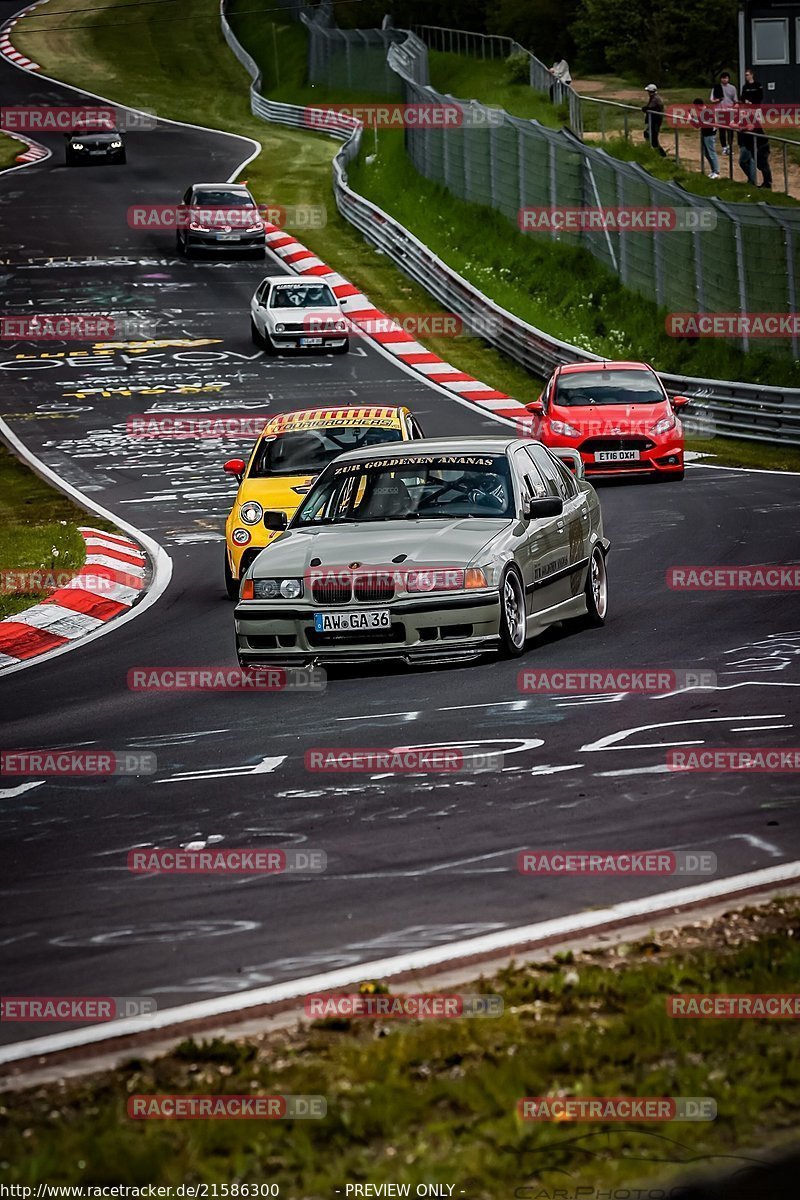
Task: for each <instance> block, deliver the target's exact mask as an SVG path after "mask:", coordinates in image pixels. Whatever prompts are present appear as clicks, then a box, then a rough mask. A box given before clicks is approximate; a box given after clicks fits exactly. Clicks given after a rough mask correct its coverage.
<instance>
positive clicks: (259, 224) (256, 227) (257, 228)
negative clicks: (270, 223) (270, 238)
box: [245, 221, 264, 233]
mask: <svg viewBox="0 0 800 1200" xmlns="http://www.w3.org/2000/svg"><path fill="white" fill-rule="evenodd" d="M263 230H264V222H263V221H256V222H255V224H253V225H248V226H247V229H246V231H245V232H246V233H262V232H263Z"/></svg>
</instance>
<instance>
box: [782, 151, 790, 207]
mask: <svg viewBox="0 0 800 1200" xmlns="http://www.w3.org/2000/svg"><path fill="white" fill-rule="evenodd" d="M783 190H784V192H786V195H787V196H788V195H789V161H788V159H787V156H786V142H784V143H783Z"/></svg>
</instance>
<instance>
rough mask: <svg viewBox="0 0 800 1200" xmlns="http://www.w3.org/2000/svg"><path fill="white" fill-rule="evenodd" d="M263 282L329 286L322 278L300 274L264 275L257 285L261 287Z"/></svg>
mask: <svg viewBox="0 0 800 1200" xmlns="http://www.w3.org/2000/svg"><path fill="white" fill-rule="evenodd" d="M265 283H303V284H307V285H308V286H309V287H330V284H328V283H326V282H325V280H324V279H318V278H316V276H315V277H314V278H313V279H303V278H302V276H300V275H265V276H264V278H263V279H262V280H261V282H260V283H259V285H258V286H259V287H263V285H264V284H265Z"/></svg>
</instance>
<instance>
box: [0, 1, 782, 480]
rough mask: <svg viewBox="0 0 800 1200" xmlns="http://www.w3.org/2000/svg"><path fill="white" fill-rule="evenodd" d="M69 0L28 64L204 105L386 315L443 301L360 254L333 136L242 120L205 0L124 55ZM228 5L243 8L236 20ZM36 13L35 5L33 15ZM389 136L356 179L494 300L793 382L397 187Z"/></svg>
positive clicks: (556, 257) (716, 370)
mask: <svg viewBox="0 0 800 1200" xmlns="http://www.w3.org/2000/svg"><path fill="white" fill-rule="evenodd" d="M260 2H261V6H262V7H263V8H264V11H266V10H267V9H268V8H270V7H271V0H260ZM68 7H70V8H72V9H74V10H75V13H74V15H73V16H72V17H70V18H69V19H68V24H69V26H70V31H69V33H64V32H63V31H62V32H61V33H58V32H57V31H55V30H54V31H53V32H52V33H42V32H30V33H27V32H26V29H28V27H34V26H36V27H37V28H38V29H39V30H41V28H42V25H43V22H42V21H38V22H34V19H33V16H31V17H30V18H25V19H23V21H22V22H21V23H20V24H19V25H18V26H17V30H18V31H19V32H18V34H16V33H15V36H16V37H17V40H18V42H19V44H20V47H21V48H22V49H23V50H24V51H25V52H26V53H29V54H31V55H32V56H35V57H36V59H37V61H42V60H44V65H45V67H46V69H47V71H48V73H52V74H54V75H57V76H59V77H62V78H65V79H67V80H69V81H72V82H76V83H79V82H81V83H83V84H84V85H85V86H87V87H90V88H92V89H93V90H96V91H98V92H100V93H102V94H107V95H108V94H110V95H112V96H113V97H114V98H116V99H119V100H122V101H127V102H129V103H132V104H137V103H138V104H140V105H142V106H144V107H152V108H155V109H156V110H157V111H158V112H159V113H161V114H162V115H164V116H172V117H177V118H179V119H186V120H192V121H196V120H198V114H202V120H203V122H204V123H206V124H209V125H211V126H212V127H217V128H224V129H228V130H235V131H237V132H240V133H245V134H247V135H249V136H251V137H253V138H255V139H256V140H257V141H259V142H260V144H261V145H262V147H263V151H264V152H263V153H262V155H261V156H260V157H259V158H258V159H257V160H256V161H255V162H253V163H251V164H250V165H249V166H248V168H247V171H246V174H247V178H248V182H249V183H250V185H251V186H252V187H253V189H254V191H255V192H256V194H257V195H258V197H259V199H261V200H263V201H271V202H279V203H285V204H294V203H311V204H320V203H324V204H326V205H327V208H328V223H327V226H326V227H325V228H324V229H322V230H313V231H308V232H303V233H302V234H300V236H302V238H303V240H304V241H305V242H307V244H308V245H309V246H311V248H312V249H313V250H314V251H315V252H316V253H318V254H319V255H320V256H321V257H323V258H324V259H325V260H326V261H328V262H330V263H331V265H332V266H334V267H335V268H336V269H337V270H340V271H342V272H343V273H344V274H346V275H347V277H348V278H350V279H352V280H353V282H355V283H356V284H357V285H358V286H359V287H360V288H362V289H363V290H364V291H365V292H367V294H368V295H369V296H370V297H371V298H372V299H373V300H374V301H375V303H376V304H377V305H378V306H379V307H381V308H383V309H385V310H386V311H389V312H409V311H421V312H439V311H441V309H440V308H439V306H438V305H436V304H435V303H434V302H433V301H432V300H431V298H430V296H429V295H428V294H427V293H426V292H425V291H424V290H423V289H422V288H420V287H417V286H416V285H415V284H412V283H411V282H410V281H409V280H408V279H406V277H405V276H404V275H403V274H402V273H401V272H399V271H398V270H397V269H395V268H394V267H392V266H391V264H389V263H387V262H386V260H385V258H384V257H383V256H382V255H380V254H378V253H377V252H376V251H375V250H373V249H372V248H370V247H369V246H368V245H367V244H366V243H365V242H364V241H363V239H362V238H361V236H360V235H359V234H358V233H356V232H355V231H354V230H353V228H352V227H351V226H349V225H348V224H347V222H345V221H344V220H343V219H342V218H341V217H340V216H339V215H338V213H337V212H336V210H335V207H334V206H333V204H332V201H331V188H330V160H331V158H332V156H333V154H334V153H335V152H336V149H337V145H336V143H333V142H331V141H330V140H329V139H327V138H325V137H323V136H322V135H316V134H312V133H305V132H302V133H301V132H296V131H294V130H288V129H282V128H280V127H279V126H268V125H265V124H264V123H263V122H261V121H258V120H256V119H255V118H253V117H252V115H251V114H250V112H249V106H248V103H247V82H248V80H247V76H246V74H245V72H244V71H243V70H242V68H241V67H240V66H239V64H238V63H237V62H236V60H235V58H234V57H233V55H232V54H231V53H230V51H229V50H228V48H227V46H226V45H225V43H224V40H223V38H222V36H221V33H220V32H219V27H218V7H217V4H216V2H215V0H197V4H196V6H195V13H194V19H193V20H192V22H190V23H187V24H186V25H185V26H181V28H180V38H179V39H176V40H175V42H174V43H173V42H172V41H171V40H170V38H169V36H168V34H169V31H170V29H172V28H173V25H171V24H170V23H169V22H165V23H163V24H162V23H161V22H160V21H159V20H157V19H156V16H157V14H155V15H154V13H153V10H152V9H143V10H141V11H140V12H139V11H137V13H136V18H135V20H134V17H132V16H130V15H129V10H125V12H126V14H127V15H125V16H124V17H123V16H122V15H121V16H120V21H125V22H126V24H125V55H124V56H121V55H120V53H119V44H120V28H119V27H117V26H116V25H115V24H114V23H113V22H109V18H108V13H107V12H106V13H105V14H104V15H103V18H102V21H101V19H100V16H99V15H98V14H95V15H92V14H91V13H89V12H86V11H78V10H85V7H86V6H85V4H83V3H82V0H59V5H58V8H59V11H63V10H66V9H67V8H68ZM256 7H257V4H256V0H237V4H236V5H234V6H233V8H232V23H233V27H234V29H235V30H236V32H237V35H238V36H239V37H240V38H241V39H242V40H243V42H244V43H245V44H247V46H248V48H249V49H250V51H251V53H253V54H254V55H255V56H256V57H257V58H258V59H259V61H260V62H262V64H263V68H264V72H265V83H264V89H265V91H266V92H267V93H268V94H275V95H277V96H279V97H280V98H282V99H284V100H287V101H293V102H295V103H305V102H307V100H308V99H310V98H313V99H314V100H315V101H316V102H317V103H319V102H323V103H324V102H326V101H329V100H331V99H332V98H331V97H328V96H325V95H323V94H321V93H320V90H319V89H312V88H310V87H309V85H308V84H307V81H306V79H305V70H304V61H305V60H304V55H303V53H302V41H303V40H304V38H305V35H304V34H303V32H302V31H301V30H300V28H299V27H298V26H296V25H294V24H293V23H284V24H281V23H280V22H278V23H276V24H275V26H274V30H275V31H274V33H273V28H272V26H271V24H270V23H269V22H265V21H264V20H263V19H261V17H260V15H259V13H257V12H256V13H253V12H245V11H244V10H245V9H255V8H256ZM238 9H241V10H242V13H241V15H237V10H238ZM37 11H38V12H39V13H40V14H41V13H42V12H46V9H39V10H37ZM34 16H35V14H34ZM61 20H62V21H65V22H66V21H67V18H61ZM54 24H55V22H54ZM109 25H111V27H109ZM276 47H277V54H276ZM34 51H35V55H34ZM444 57H456V56H444ZM459 61H461V60H459ZM211 64H213V66H212V65H211ZM210 76H212V77H213V79H214V81H215V86H214V87H213V88H210V87H209V77H210ZM513 86H516V85H513ZM362 98H368V97H362ZM400 139H401V135H398V134H394V133H384V134H382V135H381V142H380V156H379V158H378V160H377V161H376V162H375V163H373V164H372V165H371V166H370V165H368V164H366V162H362V163H361V164H358V165H356V167H355V168H354V170H353V173H352V176H351V178H352V180H353V182H354V183H355V184H356V186H358V187H363V189H364V191H365V193H366V194H369V195H371V196H372V197H373V198H374V199H375V200H376V201H377V202H378V203H380V204H381V206H382V207H384V208H386V209H388V210H389V211H390V212H393V213H394V214H395V215H397V216H398V218H399V219H400V220H402V221H403V223H404V224H407V225H408V226H409V227H410V228H411V229H412V230H414V232H415V233H417V235H418V236H420V237H422V238H423V240H425V241H428V242H429V243H430V244H431V245H432V246H433V247H434V248H435V249H437V251H438V252H439V253H440V254H441V255H442V257H444V258H445V259H446V260H447V261H448V262H450V263H451V264H452V265H453V266H455V267H457V268H458V269H459V270H462V272H463V273H464V274H465V275H466V276H467V277H468V278H470V279H472V280H473V281H474V282H475V283H477V284H479V285H480V286H481V287H482V288H483V289H484V290H485V291H487V292H488V294H490V295H491V296H493V298H495V299H496V300H497V301H498V302H499V303H501V304H503V305H504V306H505V307H508V308H510V309H511V310H512V311H515V312H518V313H519V314H520V315H522V316H524V317H526V318H527V319H529V320H531V321H533V323H534V324H537V325H539V326H540V327H542V328H543V329H546V330H547V331H548V332H550V333H553V334H556V335H557V336H560V337H562V338H564V340H567V341H573V342H576V343H578V344H581V345H585V346H587V347H588V348H590V349H594V350H596V351H597V352H599V353H602V352H603V351H605V352H606V353H609V354H610V355H611V356H612V357H620V355H622V354H625V355H627V354H635V355H637V356H642V357H645V358H649V359H650V360H651V361H653V362H654V363H655V365H657V366H659V367H661V369H664V370H670V369H671V370H676V371H679V372H681V373H687V374H699V375H709V376H711V377H714V376H717V377H721V378H748V379H758V378H762V379H765V380H766V379H772V380H774V381H775V382H778V383H784V384H791V383H800V368H795V367H792V366H791V365H783V364H776V363H774V362H771V361H770V360H768V359H767V358H766V356H757V355H751V356H746V357H745V356H742V355H740V354H737V353H736V352H735V351H733V350H731V349H730V348H728V347H725V346H721V345H718V344H716V345H713V346H709V345H708V343H707V342H705V343H702V342H701V343H697V344H695V346H694V347H690V346H688V345H687V344H686V343H676V342H674V341H673V340H671V339H668V338H667V337H666V335H664V334H659V333H658V330H659V328H661V325H660V321H662V320H663V316H662V317H661V318H659V315H658V313H657V310H656V309H655V306H653V305H648V304H647V302H646V301H643V300H640V299H638V298H636V299H632V297H631V296H630V294H628V293H626V292H625V291H624V290H623V289H622V288H621V287H620V285H619V284H618V282H617V281H616V279H615V278H614V277H613V276H611V275H610V274H607V273H606V272H605V271H603V269H602V268H601V267H600V266H599V265H598V264H597V263H596V261H595V260H594V259H593V258H591V256H589V255H588V254H585V253H582V252H580V251H572V250H565V249H563V248H561V247H557V246H556V247H554V246H552V245H551V244H550V243H549V242H548V243H538V244H536V243H533V242H531V241H530V240H529V239H527V238H525V237H523V235H521V234H518V233H516V231H515V230H514V229H513V228H512V227H510V225H509V223H508V222H507V221H505V220H504V219H503V218H502V217H500V216H499V215H498V214H496V213H493V212H490V211H488V210H476V209H475V208H474V207H473V206H470V205H467V204H464V203H462V202H460V201H458V200H456V199H454V198H453V197H451V196H449V195H448V194H447V193H446V192H444V191H443V190H442V189H439V188H436V187H435V186H434V185H432V184H430V183H428V182H427V181H426V180H424V179H422V178H421V177H419V176H416V175H414V176H413V180H414V186H413V188H409V186H408V184H409V178H410V176H409V172H410V168H409V165H408V162H407V160H406V158H405V155H404V153H403V150H402V145H401V140H400ZM369 141H370V142H371V138H370V139H369ZM370 148H371V147H370ZM422 340H424V342H425V344H426V345H427V346H429V348H430V349H432V350H433V351H434V352H436V353H437V354H440V355H441V356H442V357H444V358H446V359H448V360H449V361H451V362H453V363H454V364H455V365H457V366H458V367H459V368H460V369H461V370H464V371H466V372H469V373H470V374H473V375H475V376H477V377H478V378H480V379H483V380H485V381H486V382H487V383H489V384H490V385H492V386H494V387H496V388H499V389H500V390H502V391H505V392H508V393H510V394H511V395H515V396H517V397H518V398H520V399H522V400H525V399H527V398H529V397H533V396H534V395H536V394H537V392H538V384H539V381H538V380H536V379H534V378H533V377H532V376H530V375H529V374H528V373H527V372H525V371H524V370H522V369H521V368H519V367H517V366H515V365H514V364H513V363H511V362H510V361H509V360H507V359H506V358H504V357H503V356H502V355H501V354H499V353H497V352H496V351H494V350H492V349H491V348H489V347H487V346H486V345H485V344H484V343H482V342H480V341H479V340H477V339H466V338H465V339H461V338H459V339H452V338H425V339H422ZM697 448H698V449H704V450H709V449H711V450H712V451H713V453H714V454H716V455H718V456H719V458H718V461H720V462H722V463H728V464H731V465H751V464H753V463H757V464H758V465H762V466H776V467H793V468H798V467H800V455H799V454H797V453H796V452H794V451H783V450H780V449H778V448H775V449H773V448H764V449H762V448H760V447H758V446H754V445H751V444H744V449H743V451H742V452H741V453H740V451H739V446H738V445H737V444H736V443H734V442H731V441H729V440H727V439H720V440H719V441H717V442H714V443H713V445H712V446H709V444H708V443H703V444H701V445H699V446H698V447H697Z"/></svg>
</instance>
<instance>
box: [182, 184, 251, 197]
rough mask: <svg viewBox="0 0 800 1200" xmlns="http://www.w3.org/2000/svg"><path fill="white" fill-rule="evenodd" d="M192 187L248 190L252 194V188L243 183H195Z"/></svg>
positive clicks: (235, 190)
mask: <svg viewBox="0 0 800 1200" xmlns="http://www.w3.org/2000/svg"><path fill="white" fill-rule="evenodd" d="M192 188H193V189H194V188H218V189H220V190H224V191H226V192H247V194H248V196H249V195H250V188H249V187H245V185H244V184H243V183H193V184H192Z"/></svg>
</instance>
